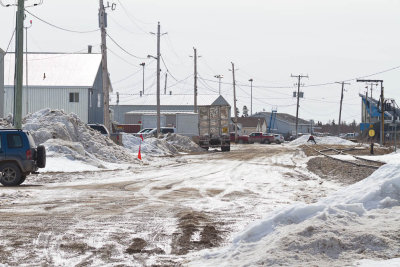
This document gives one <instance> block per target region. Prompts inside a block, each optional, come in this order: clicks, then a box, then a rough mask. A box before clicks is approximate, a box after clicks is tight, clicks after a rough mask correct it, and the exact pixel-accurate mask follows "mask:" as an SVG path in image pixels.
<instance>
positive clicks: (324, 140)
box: [289, 134, 356, 146]
mask: <svg viewBox="0 0 400 267" xmlns="http://www.w3.org/2000/svg"><path fill="white" fill-rule="evenodd" d="M309 137H310V135H309V134H308V135H303V136H300V137H299V138H297V139H295V140H293V141H291V142H290V143H289V145H291V146H299V145H305V144H307V141H308V138H309ZM314 139H315V142H317V144H323V145H345V146H354V145H356V143H354V142H351V141H349V140H346V139H343V138H340V137H337V136H323V137H318V136H314ZM308 144H314V142H312V141H310V142H308Z"/></svg>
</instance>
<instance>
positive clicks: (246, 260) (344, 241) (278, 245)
mask: <svg viewBox="0 0 400 267" xmlns="http://www.w3.org/2000/svg"><path fill="white" fill-rule="evenodd" d="M394 157H396V158H397V160H400V154H398V155H397V156H394ZM399 205H400V168H399V166H398V165H397V164H388V165H384V166H382V167H381V168H379V169H378V170H377V171H375V172H374V173H373V174H372V175H371V176H369V177H368V178H366V179H364V180H362V181H360V182H358V183H356V184H353V185H350V186H348V187H346V188H343V189H341V190H339V191H337V192H335V193H333V194H332V195H330V196H328V197H326V198H324V199H322V200H320V201H318V202H317V203H315V204H308V205H306V204H296V205H292V206H290V207H287V208H284V209H280V210H276V211H274V212H271V213H269V214H268V215H267V217H266V218H265V219H263V220H261V221H258V222H256V223H253V224H252V225H250V226H248V227H247V228H246V229H245V230H244V231H243V232H242V233H240V234H238V235H237V236H236V238H234V239H233V243H232V245H231V246H229V247H226V248H224V249H216V250H211V251H209V252H207V253H205V254H204V255H203V256H202V257H201V258H199V259H197V260H195V261H193V262H192V263H190V264H189V266H230V265H232V264H233V265H240V266H254V265H274V264H276V265H279V264H284V263H285V264H288V265H291V264H290V263H289V259H290V260H292V263H293V264H294V263H296V262H297V263H298V262H299V261H301V262H303V263H304V261H312V260H316V261H317V262H318V261H319V260H325V262H324V261H322V262H319V263H318V264H317V265H326V264H327V262H329V261H332V260H334V259H336V260H337V259H338V258H340V256H341V255H342V254H347V255H350V256H348V257H347V259H352V260H353V261H354V260H357V259H362V254H361V253H362V252H364V251H365V252H370V253H373V251H385V250H386V249H388V247H389V246H395V243H396V242H393V239H390V235H386V234H385V233H388V232H390V231H391V230H390V229H393V225H396V224H398V221H399V220H400V207H399ZM384 216H386V217H385V219H384V220H383V221H384V222H385V223H382V220H376V219H375V218H376V217H379V218H382V217H384ZM360 225H362V226H360ZM388 225H389V226H388ZM385 227H386V228H388V229H389V230H388V229H385ZM307 229H308V230H307ZM379 231H382V232H379ZM392 235H397V234H396V233H393V234H392ZM302 237H304V238H302ZM393 238H394V239H395V237H393ZM395 250H396V249H395V248H392V249H388V251H395ZM278 251H279V252H278ZM360 251H361V252H360ZM360 254H361V255H360ZM312 255H320V257H319V259H313V256H312ZM391 255H392V254H390V252H389V255H388V256H387V257H389V258H390V256H391ZM393 256H395V255H394V254H393V255H392V257H393ZM314 263H315V262H314ZM349 263H353V262H352V261H351V262H349ZM294 265H295V264H294ZM344 265H346V264H344Z"/></svg>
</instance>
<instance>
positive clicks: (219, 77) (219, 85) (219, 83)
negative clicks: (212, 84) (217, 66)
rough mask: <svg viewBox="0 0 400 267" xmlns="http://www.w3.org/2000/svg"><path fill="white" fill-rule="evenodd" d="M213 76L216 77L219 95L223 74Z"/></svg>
mask: <svg viewBox="0 0 400 267" xmlns="http://www.w3.org/2000/svg"><path fill="white" fill-rule="evenodd" d="M214 78H217V79H218V93H219V95H221V79H222V78H224V75H221V74H217V75H214Z"/></svg>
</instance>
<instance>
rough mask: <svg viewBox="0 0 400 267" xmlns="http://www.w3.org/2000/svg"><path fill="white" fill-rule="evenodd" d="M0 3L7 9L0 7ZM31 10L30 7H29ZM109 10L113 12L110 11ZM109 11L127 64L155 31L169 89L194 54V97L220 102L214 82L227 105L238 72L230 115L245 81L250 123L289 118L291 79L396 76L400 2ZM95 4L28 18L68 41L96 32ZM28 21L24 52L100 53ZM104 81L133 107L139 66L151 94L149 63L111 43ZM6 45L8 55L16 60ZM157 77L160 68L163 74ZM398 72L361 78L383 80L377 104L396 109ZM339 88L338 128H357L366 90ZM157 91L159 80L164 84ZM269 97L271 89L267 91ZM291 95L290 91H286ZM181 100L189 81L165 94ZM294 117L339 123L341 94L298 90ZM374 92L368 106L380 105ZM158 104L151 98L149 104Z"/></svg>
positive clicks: (231, 2)
mask: <svg viewBox="0 0 400 267" xmlns="http://www.w3.org/2000/svg"><path fill="white" fill-rule="evenodd" d="M2 1H3V3H10V2H13V1H10V0H2ZM32 2H33V0H28V1H27V4H28V5H29V3H32ZM110 3H111V2H110ZM115 3H116V4H117V8H116V10H115V11H111V10H110V9H109V10H108V11H107V12H108V15H109V19H108V28H107V32H108V34H109V35H110V36H111V37H112V38H113V39H114V40H115V41H116V42H118V44H119V45H120V46H121V47H123V48H124V49H125V50H127V51H128V52H129V53H130V54H132V55H135V56H137V57H146V56H147V55H148V54H152V55H155V54H156V38H155V36H154V35H151V34H149V33H148V32H156V30H157V21H160V22H161V30H162V32H168V34H167V35H164V36H163V37H162V39H161V53H162V55H163V58H164V60H165V63H166V65H167V67H168V69H169V72H170V74H172V76H173V77H172V76H171V75H170V76H169V77H168V85H169V86H171V85H174V84H176V83H177V82H176V81H175V80H174V78H175V79H177V80H179V81H181V80H183V79H185V78H187V77H189V76H190V75H192V74H193V59H192V58H190V57H189V55H192V54H193V47H196V48H197V50H198V54H199V55H201V56H202V57H201V58H199V59H198V65H199V66H198V71H199V75H200V77H201V78H202V79H204V80H211V81H204V80H201V81H199V94H213V93H215V92H218V83H217V79H216V78H214V75H215V74H222V75H224V79H223V80H222V82H224V83H229V84H223V85H222V92H223V95H224V96H226V98H227V99H228V100H229V101H231V100H232V98H233V97H232V85H231V83H232V74H231V72H230V71H229V70H228V69H230V68H231V62H234V63H235V67H236V68H237V69H238V70H237V72H236V80H237V83H238V84H239V86H238V88H237V99H238V107H239V108H240V110H242V107H243V105H247V106H248V107H249V108H250V87H249V82H248V79H250V78H253V79H254V83H253V84H254V86H255V88H253V113H254V112H256V111H262V110H263V109H265V111H270V110H271V108H272V107H273V106H277V108H278V112H285V113H290V114H295V113H296V106H295V104H296V101H295V99H293V98H292V92H293V91H294V90H295V88H294V86H293V85H294V83H296V80H295V79H294V78H290V75H291V74H294V75H297V74H308V75H309V77H310V78H309V79H303V80H302V82H303V83H304V84H305V85H306V86H307V85H315V84H325V83H331V82H336V81H342V80H347V79H353V78H357V77H361V76H365V75H369V74H373V73H377V72H380V71H384V70H387V69H391V68H393V67H397V66H400V54H399V52H398V51H399V50H400V37H399V34H398V30H399V29H400V0H379V1H378V0H279V1H278V0H246V1H243V0H241V1H239V0H218V1H216V0H214V1H210V0H203V1H192V0H186V1H183V0H179V1H178V0H169V1H165V0H137V1H128V0H116V1H115ZM98 6H99V1H97V0H85V1H78V0H69V1H62V0H52V1H50V0H44V3H43V4H42V5H41V6H37V7H31V8H29V11H30V12H32V13H33V14H35V15H36V16H38V17H40V18H41V19H43V20H45V21H48V22H50V23H52V24H54V25H56V26H59V27H63V28H66V29H70V30H76V31H90V30H95V29H97V28H98V20H97V13H98ZM27 19H32V20H33V26H32V28H30V29H29V32H28V42H29V43H28V47H29V51H34V52H77V51H80V52H84V51H86V50H87V45H89V44H91V45H93V46H94V52H99V51H100V49H99V45H100V32H99V31H97V32H94V33H85V34H82V33H71V32H67V31H62V30H59V29H56V28H55V27H52V26H49V25H47V24H45V23H43V22H41V21H39V20H38V19H36V18H34V17H32V16H31V15H29V14H27ZM0 25H1V34H0V47H1V48H2V49H3V50H5V49H6V48H7V45H8V43H9V40H10V38H11V34H12V32H13V28H14V27H15V7H8V8H5V7H0ZM107 45H108V48H109V53H108V57H109V71H110V74H111V79H112V81H113V87H114V91H115V92H116V91H118V92H120V94H121V98H122V97H125V98H135V97H138V96H135V95H128V94H138V93H139V91H140V90H141V86H142V72H141V67H140V66H139V64H140V63H141V62H143V61H144V62H146V64H147V65H146V69H145V76H146V78H145V86H146V91H147V92H149V93H155V91H156V87H155V69H156V68H155V66H156V63H155V62H154V60H148V59H144V60H143V59H138V58H135V57H133V56H131V55H128V54H127V53H125V52H124V51H122V50H121V49H120V48H119V47H118V46H116V45H115V44H114V43H113V42H112V41H111V40H110V39H108V40H107ZM14 46H15V45H14V41H13V42H12V44H11V46H10V49H9V50H11V51H14ZM161 66H162V70H163V73H162V75H163V74H164V73H165V71H166V68H165V67H164V66H163V64H161ZM399 73H400V69H395V70H392V71H389V72H385V73H382V74H378V75H374V76H371V77H368V78H371V79H383V80H384V87H385V97H391V98H395V99H396V100H398V101H399V102H400V90H399V89H398V83H399V82H400V77H399ZM350 82H351V85H350V86H346V89H347V91H346V92H345V96H344V106H343V113H342V114H343V115H342V120H344V121H347V122H351V121H352V120H353V119H355V120H356V121H359V120H360V110H361V107H360V98H359V97H358V94H359V93H365V84H360V83H356V82H355V80H354V81H350ZM161 86H162V88H163V87H164V80H162V85H161ZM271 87H275V88H271ZM285 87H289V88H285ZM170 90H171V91H173V93H176V94H179V93H184V94H191V93H193V77H189V78H187V80H185V81H183V82H180V83H178V84H176V85H175V86H172V87H170V88H168V91H170ZM302 90H303V91H304V96H305V97H304V99H301V101H300V110H299V116H300V117H302V118H304V119H314V120H316V121H317V120H320V121H324V122H325V121H328V120H332V119H335V121H337V120H338V114H339V101H340V90H341V86H340V85H339V84H331V85H325V86H311V87H304V88H302ZM379 94H380V92H379V90H378V89H374V91H373V96H374V97H376V98H377V97H378V95H379ZM154 101H156V98H154Z"/></svg>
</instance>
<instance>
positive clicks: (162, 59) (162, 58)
mask: <svg viewBox="0 0 400 267" xmlns="http://www.w3.org/2000/svg"><path fill="white" fill-rule="evenodd" d="M161 61H162V62H163V65H164V67H165V69H166V70H167V72H168V73H169V74H170V75H171V77H172V78H173V79H174V80H175V81H177V82H179V80H178V79H177V78H175V76H174V75H172V73H171V72H170V71H169V69H168V67H167V65H166V64H165V61H164V57H163V56H162V55H161Z"/></svg>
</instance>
